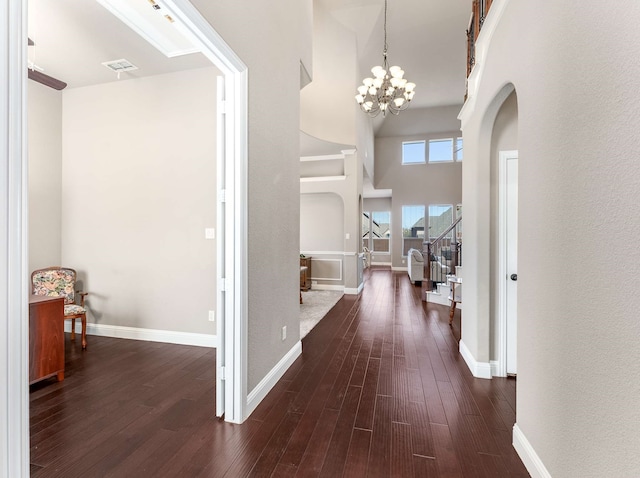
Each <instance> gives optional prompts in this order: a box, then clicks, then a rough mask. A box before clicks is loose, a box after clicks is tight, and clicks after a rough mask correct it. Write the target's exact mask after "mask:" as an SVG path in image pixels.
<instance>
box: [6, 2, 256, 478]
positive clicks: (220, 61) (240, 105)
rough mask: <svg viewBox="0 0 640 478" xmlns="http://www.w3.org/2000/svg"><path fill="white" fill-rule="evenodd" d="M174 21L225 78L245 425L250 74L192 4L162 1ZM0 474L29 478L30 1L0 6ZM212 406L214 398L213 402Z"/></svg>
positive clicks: (236, 400)
mask: <svg viewBox="0 0 640 478" xmlns="http://www.w3.org/2000/svg"><path fill="white" fill-rule="evenodd" d="M163 4H165V5H166V7H167V8H168V9H169V10H171V12H172V13H173V15H175V17H174V18H176V19H177V20H180V21H181V22H182V23H183V25H184V26H185V27H186V30H187V31H188V32H189V34H190V35H192V36H193V37H194V38H196V39H197V40H198V42H199V43H201V45H203V46H204V51H203V52H204V54H205V56H207V57H208V58H209V59H210V60H211V61H212V62H213V63H214V64H215V65H216V66H217V67H218V69H220V70H221V71H222V72H223V74H224V76H225V79H226V88H225V90H226V96H225V101H226V108H225V110H226V115H225V128H226V138H227V140H228V141H226V142H225V144H226V147H225V152H224V161H225V166H227V173H228V174H229V175H230V176H228V179H230V181H229V182H228V183H227V184H226V189H227V191H226V194H225V199H226V203H227V208H228V210H229V211H231V212H232V213H231V214H227V216H228V221H229V222H227V223H226V224H225V229H226V230H225V234H227V235H230V236H231V237H232V238H233V241H231V243H230V244H232V245H233V247H232V248H227V249H229V250H226V251H225V257H226V258H228V259H229V261H228V262H227V266H228V267H226V268H225V269H226V270H225V274H226V277H225V278H224V279H225V280H224V281H220V285H226V287H225V291H226V292H228V293H227V295H226V297H227V299H228V300H226V301H225V306H224V307H225V310H226V311H229V312H231V313H229V314H227V315H225V325H228V326H229V327H228V328H226V333H225V335H224V337H218V340H219V341H224V344H225V345H227V346H228V348H227V349H226V352H227V354H228V357H230V358H231V359H232V363H231V364H229V363H227V364H226V365H227V367H230V368H229V369H228V371H227V387H225V389H226V393H228V394H230V395H229V396H230V397H231V400H230V401H229V402H228V403H231V404H232V405H233V406H232V409H231V410H227V411H226V414H225V419H226V420H227V421H231V422H236V423H240V422H242V421H243V420H244V419H245V410H246V403H247V390H246V389H247V382H246V378H247V297H248V292H247V283H248V281H247V242H248V241H247V217H248V214H247V209H248V207H247V158H248V114H247V101H248V71H247V67H246V65H245V64H244V63H243V62H242V61H241V60H240V58H239V57H238V56H237V55H236V54H235V53H234V52H233V50H232V49H231V48H230V47H229V46H228V45H227V44H226V43H225V42H224V40H223V39H222V37H220V36H219V35H218V34H217V33H216V32H215V30H214V29H213V27H212V26H211V25H210V24H209V23H208V22H207V21H206V20H205V19H204V18H203V17H202V15H200V13H199V12H198V11H197V10H196V8H195V7H194V6H193V5H192V4H191V3H190V2H189V1H188V0H166V1H165V2H163ZM0 26H1V27H2V28H3V29H4V31H5V32H6V34H4V35H0V151H1V152H0V184H1V185H2V187H0V229H1V230H4V231H6V232H5V234H3V235H1V236H0V304H3V305H2V306H0V330H2V332H3V333H1V334H0V344H1V348H2V351H1V353H0V370H2V373H0V389H3V390H4V393H0V422H2V423H4V424H5V426H4V427H2V428H1V430H0V475H1V476H15V477H28V476H29V471H30V470H29V387H28V383H27V382H28V381H27V379H26V377H27V371H28V365H29V333H28V307H27V304H28V297H29V284H28V283H29V280H28V275H29V273H28V267H29V266H28V263H29V261H28V200H27V193H28V164H27V124H26V120H27V102H26V96H27V93H26V92H27V2H24V1H22V0H7V1H6V2H2V4H0ZM212 401H213V399H212Z"/></svg>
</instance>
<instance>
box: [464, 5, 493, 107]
mask: <svg viewBox="0 0 640 478" xmlns="http://www.w3.org/2000/svg"><path fill="white" fill-rule="evenodd" d="M492 2H493V0H473V2H472V6H471V18H470V19H469V26H468V27H467V78H469V75H470V74H471V70H473V66H474V65H475V64H476V41H477V39H478V36H479V35H480V30H482V24H483V23H484V19H485V18H487V14H488V13H489V9H490V8H491V3H492ZM464 99H465V100H466V99H467V93H466V92H465V95H464Z"/></svg>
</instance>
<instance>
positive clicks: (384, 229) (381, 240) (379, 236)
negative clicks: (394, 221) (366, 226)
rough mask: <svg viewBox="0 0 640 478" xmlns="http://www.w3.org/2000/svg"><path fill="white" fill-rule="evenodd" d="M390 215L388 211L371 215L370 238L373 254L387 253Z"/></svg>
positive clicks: (389, 235)
mask: <svg viewBox="0 0 640 478" xmlns="http://www.w3.org/2000/svg"><path fill="white" fill-rule="evenodd" d="M390 217H391V213H390V212H389V211H382V212H373V213H372V214H371V238H372V240H373V249H372V250H373V252H385V253H387V254H388V253H389V251H390V249H389V238H390V237H391V221H390Z"/></svg>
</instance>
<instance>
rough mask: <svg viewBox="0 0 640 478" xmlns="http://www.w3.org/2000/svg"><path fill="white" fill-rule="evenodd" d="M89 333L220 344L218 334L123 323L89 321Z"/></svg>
mask: <svg viewBox="0 0 640 478" xmlns="http://www.w3.org/2000/svg"><path fill="white" fill-rule="evenodd" d="M64 331H65V332H71V321H68V320H65V321H64ZM80 333H82V324H81V322H80V320H76V334H80ZM87 335H98V336H101V337H114V338H118V339H132V340H146V341H148V342H164V343H168V344H178V345H195V346H196V347H213V348H215V347H217V346H218V336H216V335H209V334H197V333H193V332H178V331H175V330H158V329H142V328H139V327H125V326H122V325H107V324H93V323H90V322H87Z"/></svg>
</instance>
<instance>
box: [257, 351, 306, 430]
mask: <svg viewBox="0 0 640 478" xmlns="http://www.w3.org/2000/svg"><path fill="white" fill-rule="evenodd" d="M301 354H302V341H298V342H297V343H296V344H295V345H294V346H293V347H292V348H291V350H289V351H288V352H287V353H286V355H285V356H284V357H282V358H281V359H280V361H279V362H278V363H277V364H276V366H275V367H273V368H272V369H271V370H270V371H269V373H268V374H267V375H266V376H265V377H264V378H263V379H262V380H260V383H259V384H258V385H256V387H255V388H254V389H253V390H251V392H250V393H249V395H247V408H246V410H245V411H246V416H247V417H248V416H249V415H251V414H252V413H253V411H254V410H255V409H256V407H257V406H258V405H259V404H260V402H261V401H262V400H263V399H264V397H266V396H267V394H268V393H269V392H270V391H271V389H272V388H273V387H274V385H275V384H276V383H278V380H280V378H282V376H283V375H284V373H285V372H286V371H287V370H288V369H289V367H291V364H292V363H293V362H295V360H296V359H297V358H298V357H299V356H300V355H301Z"/></svg>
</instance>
